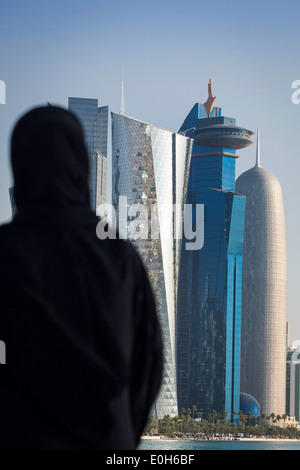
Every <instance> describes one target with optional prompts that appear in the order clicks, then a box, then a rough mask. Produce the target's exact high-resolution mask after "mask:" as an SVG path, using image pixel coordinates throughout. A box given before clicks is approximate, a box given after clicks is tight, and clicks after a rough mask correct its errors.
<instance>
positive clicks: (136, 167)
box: [112, 113, 192, 418]
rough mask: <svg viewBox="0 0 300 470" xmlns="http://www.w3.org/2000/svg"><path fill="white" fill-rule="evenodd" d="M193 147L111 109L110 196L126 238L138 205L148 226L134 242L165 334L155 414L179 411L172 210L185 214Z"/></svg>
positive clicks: (177, 236)
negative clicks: (144, 268)
mask: <svg viewBox="0 0 300 470" xmlns="http://www.w3.org/2000/svg"><path fill="white" fill-rule="evenodd" d="M191 149H192V141H191V139H189V138H187V137H185V136H182V135H178V134H175V133H172V132H170V131H167V130H164V129H160V128H158V127H155V126H152V125H149V124H147V123H144V122H141V121H138V120H136V119H133V118H130V117H127V116H125V115H123V114H115V113H112V169H113V174H112V200H113V205H114V207H115V208H116V212H117V219H118V221H119V223H118V228H119V232H120V234H121V235H122V236H123V237H124V238H127V235H128V230H129V228H130V224H132V223H137V219H138V216H137V215H136V214H135V213H134V211H132V209H134V208H135V207H136V206H135V205H136V204H139V206H138V210H139V212H143V211H142V209H143V208H144V212H145V213H146V222H144V225H146V227H142V224H139V225H140V229H141V230H144V229H145V228H146V237H144V238H138V239H134V240H133V239H132V243H134V245H135V246H136V248H137V250H138V252H139V253H140V255H141V257H142V259H143V261H144V264H145V266H146V269H147V272H148V275H149V279H150V282H151V284H152V287H153V290H154V294H155V297H156V304H157V310H158V316H159V319H160V324H161V329H162V335H163V343H164V375H163V381H162V386H161V390H160V393H159V396H158V398H157V400H156V402H155V407H154V410H153V413H154V414H155V415H156V416H157V417H158V418H163V417H164V416H165V415H170V416H174V415H177V414H178V404H177V390H176V344H175V318H176V301H177V282H178V262H179V258H180V250H181V227H182V226H181V224H180V223H178V224H174V219H173V215H174V214H176V216H177V217H178V218H179V219H180V218H181V216H182V213H183V206H184V203H185V199H186V190H187V180H188V172H189V164H190V157H191ZM124 197H126V200H123V199H121V198H124ZM175 204H176V206H175ZM174 207H176V209H175V211H174V212H173V208H174ZM153 220H154V221H155V224H154V226H155V230H154V231H152V228H153V226H152V221H153ZM177 220H178V219H177ZM150 227H151V228H150ZM149 228H150V230H149V232H148V229H149ZM157 229H158V231H159V236H157ZM128 238H129V237H128Z"/></svg>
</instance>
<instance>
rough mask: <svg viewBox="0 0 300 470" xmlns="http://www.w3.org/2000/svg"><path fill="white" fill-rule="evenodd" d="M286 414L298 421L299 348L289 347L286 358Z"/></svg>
mask: <svg viewBox="0 0 300 470" xmlns="http://www.w3.org/2000/svg"><path fill="white" fill-rule="evenodd" d="M286 414H287V415H288V416H295V418H296V420H297V421H300V348H299V345H298V346H290V347H289V348H288V349H287V358H286Z"/></svg>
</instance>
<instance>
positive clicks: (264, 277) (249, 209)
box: [236, 132, 287, 415]
mask: <svg viewBox="0 0 300 470" xmlns="http://www.w3.org/2000/svg"><path fill="white" fill-rule="evenodd" d="M257 141H258V142H257V158H256V164H255V166H254V167H253V168H251V169H250V170H248V171H246V172H244V173H243V174H242V175H240V176H239V178H238V179H237V181H236V190H237V191H238V192H239V193H240V194H243V195H245V196H246V201H247V202H246V215H245V239H244V255H243V291H242V354H241V392H244V393H249V394H250V395H252V396H254V397H255V398H256V400H257V401H258V402H259V404H260V410H261V413H264V414H267V415H270V414H271V413H275V414H276V415H278V414H279V415H282V414H284V413H285V382H286V303H287V255H286V231H285V216H284V201H283V195H282V189H281V185H280V183H279V181H278V179H277V178H276V176H274V175H273V174H272V173H270V172H269V171H267V170H265V169H264V168H262V167H261V163H260V143H259V132H258V135H257Z"/></svg>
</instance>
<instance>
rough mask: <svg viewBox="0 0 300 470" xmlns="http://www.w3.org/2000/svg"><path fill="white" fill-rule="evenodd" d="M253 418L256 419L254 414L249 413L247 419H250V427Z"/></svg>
mask: <svg viewBox="0 0 300 470" xmlns="http://www.w3.org/2000/svg"><path fill="white" fill-rule="evenodd" d="M253 418H254V416H253V413H251V411H249V413H248V414H247V419H248V425H249V426H250V422H251V421H252V419H253Z"/></svg>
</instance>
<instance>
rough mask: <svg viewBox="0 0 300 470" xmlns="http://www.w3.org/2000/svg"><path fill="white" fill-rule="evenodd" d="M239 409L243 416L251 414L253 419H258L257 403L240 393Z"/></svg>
mask: <svg viewBox="0 0 300 470" xmlns="http://www.w3.org/2000/svg"><path fill="white" fill-rule="evenodd" d="M240 409H241V412H242V413H243V415H244V416H247V414H248V413H252V414H253V417H254V418H258V417H259V415H260V407H259V403H258V401H257V400H256V399H255V398H254V397H252V395H249V394H248V393H242V392H241V393H240Z"/></svg>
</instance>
